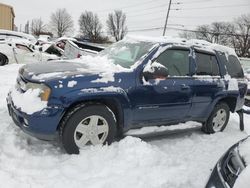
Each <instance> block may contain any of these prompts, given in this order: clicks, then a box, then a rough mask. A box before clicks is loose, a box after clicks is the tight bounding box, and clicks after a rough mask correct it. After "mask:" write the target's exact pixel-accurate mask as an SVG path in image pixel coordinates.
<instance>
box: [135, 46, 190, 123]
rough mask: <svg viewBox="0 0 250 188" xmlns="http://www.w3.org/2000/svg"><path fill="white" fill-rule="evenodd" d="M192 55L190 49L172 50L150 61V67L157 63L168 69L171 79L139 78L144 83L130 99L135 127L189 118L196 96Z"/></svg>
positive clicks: (139, 85) (140, 84)
mask: <svg viewBox="0 0 250 188" xmlns="http://www.w3.org/2000/svg"><path fill="white" fill-rule="evenodd" d="M189 54H190V50H189V49H188V48H180V49H179V48H172V49H168V50H166V51H164V52H163V53H161V54H160V55H159V56H158V57H157V58H156V59H155V60H154V61H153V62H149V63H151V65H150V66H152V64H153V63H154V62H156V63H158V64H161V66H164V67H166V68H167V69H168V77H166V78H157V76H156V77H154V78H151V79H148V80H147V78H145V76H142V77H141V78H140V79H141V80H142V81H141V83H139V84H138V86H137V88H136V89H135V91H134V92H133V97H131V101H132V104H134V111H133V124H134V125H135V126H146V125H160V124H163V123H175V122H181V121H185V119H187V118H188V112H189V110H190V108H191V100H192V95H193V91H192V85H193V80H192V77H191V76H190V60H191V58H190V57H189ZM147 66H148V65H147ZM147 66H146V67H147ZM145 69H146V68H145ZM142 75H143V73H142Z"/></svg>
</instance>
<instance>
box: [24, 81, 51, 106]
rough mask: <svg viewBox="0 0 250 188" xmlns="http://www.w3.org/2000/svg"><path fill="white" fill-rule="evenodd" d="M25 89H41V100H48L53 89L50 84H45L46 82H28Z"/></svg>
mask: <svg viewBox="0 0 250 188" xmlns="http://www.w3.org/2000/svg"><path fill="white" fill-rule="evenodd" d="M25 89H26V91H27V90H28V89H40V90H41V93H40V95H39V97H40V98H41V100H42V101H48V100H49V96H50V93H51V89H50V88H49V87H48V86H46V85H44V84H35V83H31V82H28V83H27V84H26V88H25Z"/></svg>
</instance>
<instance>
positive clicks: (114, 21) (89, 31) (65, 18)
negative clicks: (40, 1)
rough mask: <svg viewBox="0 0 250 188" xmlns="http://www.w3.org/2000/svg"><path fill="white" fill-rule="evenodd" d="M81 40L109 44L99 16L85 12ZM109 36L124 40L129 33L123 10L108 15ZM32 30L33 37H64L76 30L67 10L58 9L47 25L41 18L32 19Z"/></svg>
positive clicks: (82, 18) (80, 23) (81, 22)
mask: <svg viewBox="0 0 250 188" xmlns="http://www.w3.org/2000/svg"><path fill="white" fill-rule="evenodd" d="M78 24H79V28H80V34H81V38H84V39H87V40H89V41H90V42H97V43H102V42H107V41H108V37H107V36H106V35H105V34H104V31H103V25H102V23H101V21H100V19H99V17H98V15H97V14H94V13H93V12H91V11H85V12H83V13H82V14H81V15H80V18H79V20H78ZM106 26H107V34H109V35H110V36H112V37H113V38H114V39H115V41H119V40H121V39H123V37H124V36H125V34H126V33H127V30H128V29H127V26H126V15H125V13H123V12H122V11H121V10H115V11H114V12H112V13H109V14H108V18H107V20H106ZM30 30H31V33H32V34H33V35H36V36H39V35H40V34H44V33H51V34H53V35H54V36H57V37H62V36H65V35H70V34H71V33H72V32H73V30H74V21H73V19H72V17H71V15H70V14H69V13H68V12H67V10H66V9H65V8H63V9H57V10H56V11H55V12H53V13H52V14H51V16H50V21H49V23H48V24H45V23H44V22H43V21H42V19H41V18H35V19H32V21H31V25H30Z"/></svg>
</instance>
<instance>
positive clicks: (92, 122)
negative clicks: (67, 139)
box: [74, 115, 109, 148]
mask: <svg viewBox="0 0 250 188" xmlns="http://www.w3.org/2000/svg"><path fill="white" fill-rule="evenodd" d="M108 132H109V127H108V123H107V121H106V120H105V119H104V118H103V117H101V116H98V115H93V116H89V117H87V118H85V119H83V120H82V121H81V122H80V123H79V124H78V125H77V126H76V130H75V132H74V141H75V143H76V145H77V146H78V147H79V148H82V147H84V146H86V145H87V144H92V145H98V144H103V143H104V142H105V140H106V138H107V136H108Z"/></svg>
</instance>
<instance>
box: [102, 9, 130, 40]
mask: <svg viewBox="0 0 250 188" xmlns="http://www.w3.org/2000/svg"><path fill="white" fill-rule="evenodd" d="M106 23H107V27H108V33H109V34H110V35H111V36H113V37H114V38H115V40H116V41H119V40H121V39H123V37H124V36H125V34H126V33H127V31H128V29H127V26H126V15H125V13H123V12H122V11H121V10H115V11H114V13H110V14H109V15H108V19H107V22H106Z"/></svg>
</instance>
